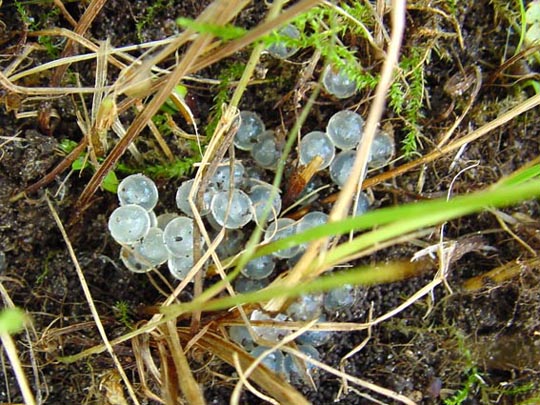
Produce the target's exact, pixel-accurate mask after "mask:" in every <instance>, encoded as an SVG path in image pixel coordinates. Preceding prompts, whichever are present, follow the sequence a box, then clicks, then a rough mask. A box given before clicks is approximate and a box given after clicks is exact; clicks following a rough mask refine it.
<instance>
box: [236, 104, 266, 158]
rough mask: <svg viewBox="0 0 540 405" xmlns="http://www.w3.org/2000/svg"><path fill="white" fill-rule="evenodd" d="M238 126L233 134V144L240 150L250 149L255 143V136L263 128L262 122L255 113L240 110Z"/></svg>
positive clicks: (262, 130)
mask: <svg viewBox="0 0 540 405" xmlns="http://www.w3.org/2000/svg"><path fill="white" fill-rule="evenodd" d="M240 120H241V123H240V126H239V127H238V132H236V135H235V136H234V146H236V147H237V148H238V149H242V150H248V151H249V150H251V149H252V148H253V145H255V144H256V143H257V137H258V136H259V134H261V133H263V132H264V130H265V126H264V122H262V120H261V118H260V117H259V115H258V114H257V113H254V112H252V111H240Z"/></svg>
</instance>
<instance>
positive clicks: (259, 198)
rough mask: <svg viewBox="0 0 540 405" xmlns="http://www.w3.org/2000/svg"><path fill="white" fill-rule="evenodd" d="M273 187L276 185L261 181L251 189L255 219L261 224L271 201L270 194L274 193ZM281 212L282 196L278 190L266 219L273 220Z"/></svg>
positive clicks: (250, 196) (250, 194)
mask: <svg viewBox="0 0 540 405" xmlns="http://www.w3.org/2000/svg"><path fill="white" fill-rule="evenodd" d="M273 189H274V187H273V186H272V185H271V184H269V183H262V182H261V183H258V184H256V185H255V186H253V187H251V189H250V190H249V198H250V199H251V202H252V203H253V208H254V211H253V213H254V216H255V221H256V222H257V224H259V225H261V220H262V217H263V214H264V211H265V209H266V206H267V204H269V203H270V196H271V195H272V191H273ZM280 212H281V197H280V196H279V192H276V193H275V196H274V199H273V200H272V201H271V207H270V210H269V212H268V215H267V217H266V219H267V220H269V221H272V220H274V219H276V218H277V216H278V215H279V213H280Z"/></svg>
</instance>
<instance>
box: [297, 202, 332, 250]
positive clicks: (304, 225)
mask: <svg viewBox="0 0 540 405" xmlns="http://www.w3.org/2000/svg"><path fill="white" fill-rule="evenodd" d="M327 222H328V215H327V214H325V213H324V212H321V211H311V212H308V213H307V214H306V215H304V216H303V217H302V219H301V220H300V221H298V223H297V224H296V232H297V233H302V232H305V231H307V230H308V229H311V228H315V227H316V226H320V225H324V224H326V223H327ZM302 247H303V248H305V247H306V244H303V245H302Z"/></svg>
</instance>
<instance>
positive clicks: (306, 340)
mask: <svg viewBox="0 0 540 405" xmlns="http://www.w3.org/2000/svg"><path fill="white" fill-rule="evenodd" d="M319 322H326V317H325V316H324V315H321V316H320V317H319ZM332 335H333V332H332V331H329V330H308V331H306V332H305V333H302V335H300V336H298V338H297V339H296V340H297V341H298V342H299V343H302V344H304V345H310V346H314V347H319V346H322V345H324V344H325V343H328V341H329V340H330V338H331V337H332Z"/></svg>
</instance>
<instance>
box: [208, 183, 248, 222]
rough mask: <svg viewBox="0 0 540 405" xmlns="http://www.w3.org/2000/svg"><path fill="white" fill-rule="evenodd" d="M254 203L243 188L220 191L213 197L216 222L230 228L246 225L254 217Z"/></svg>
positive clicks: (212, 208) (213, 212) (211, 207)
mask: <svg viewBox="0 0 540 405" xmlns="http://www.w3.org/2000/svg"><path fill="white" fill-rule="evenodd" d="M251 206H252V203H251V200H250V199H249V197H248V196H247V194H246V193H244V192H243V191H241V190H237V189H234V190H230V191H220V192H219V193H217V194H215V195H214V197H213V198H212V203H211V205H210V210H211V212H212V216H213V217H214V219H215V220H216V222H217V223H218V224H219V225H221V226H223V227H225V228H228V229H237V228H241V227H243V226H244V225H246V224H247V223H248V222H249V221H251V218H252V217H253V215H252V213H251V210H252V208H251Z"/></svg>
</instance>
